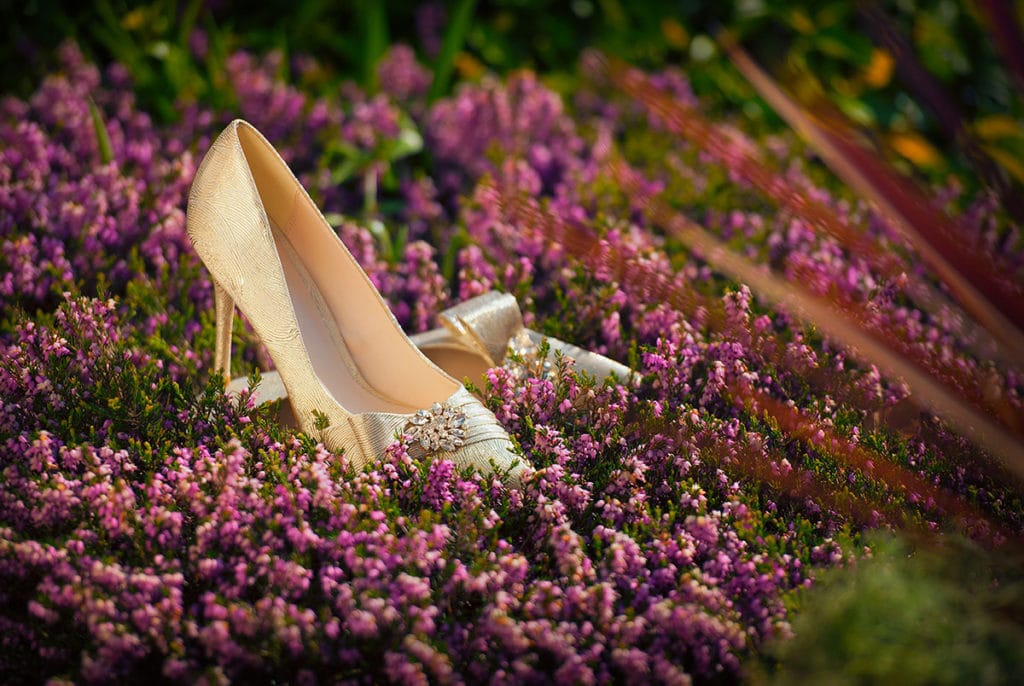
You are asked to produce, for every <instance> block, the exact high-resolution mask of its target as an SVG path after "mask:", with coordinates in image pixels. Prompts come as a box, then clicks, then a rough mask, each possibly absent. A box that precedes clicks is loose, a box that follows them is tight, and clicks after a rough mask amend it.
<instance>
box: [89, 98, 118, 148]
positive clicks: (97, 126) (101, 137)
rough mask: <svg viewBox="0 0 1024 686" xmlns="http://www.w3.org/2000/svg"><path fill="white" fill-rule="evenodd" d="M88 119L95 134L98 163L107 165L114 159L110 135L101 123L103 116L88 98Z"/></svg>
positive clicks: (105, 126)
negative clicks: (90, 120) (98, 156)
mask: <svg viewBox="0 0 1024 686" xmlns="http://www.w3.org/2000/svg"><path fill="white" fill-rule="evenodd" d="M89 118H90V119H92V130H93V131H94V132H95V133H96V147H97V148H98V149H99V153H100V162H101V163H103V164H107V163H109V162H112V161H113V159H114V148H113V147H112V146H111V144H110V134H109V133H108V132H107V125H106V123H104V121H103V114H102V113H101V112H100V108H99V107H97V106H96V103H95V101H93V99H92V98H89Z"/></svg>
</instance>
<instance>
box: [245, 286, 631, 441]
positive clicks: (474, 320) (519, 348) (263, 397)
mask: <svg viewBox="0 0 1024 686" xmlns="http://www.w3.org/2000/svg"><path fill="white" fill-rule="evenodd" d="M438 318H439V319H440V321H441V323H442V324H443V326H442V327H441V328H437V329H432V330H430V331H425V332H423V333H418V334H414V335H412V336H410V337H409V339H410V340H411V341H412V342H413V344H415V345H416V346H417V347H418V348H419V349H420V351H421V352H422V353H423V354H424V355H426V356H427V357H429V358H430V359H431V360H432V361H433V362H434V364H436V365H437V366H438V367H440V368H441V369H443V370H444V371H446V372H448V374H450V375H451V376H453V377H455V378H456V379H467V378H468V379H469V380H470V381H473V382H480V381H482V380H483V378H484V376H485V375H486V372H487V370H488V369H490V368H491V367H496V366H499V365H502V366H506V367H508V366H511V363H512V358H515V357H518V358H521V359H524V360H527V361H537V362H539V363H540V365H541V366H543V367H550V362H551V360H550V357H549V358H547V359H543V360H540V359H539V351H540V347H541V344H542V342H545V341H546V342H547V345H548V348H549V356H550V355H553V354H554V353H556V352H557V353H558V354H560V355H562V356H564V357H568V358H571V359H572V360H573V362H574V366H575V368H576V369H577V370H582V371H585V372H587V373H588V374H590V375H591V376H593V377H596V378H597V379H604V378H607V377H612V378H613V379H615V380H616V381H617V382H619V383H622V384H627V385H628V384H632V383H634V382H635V381H636V380H637V374H636V373H635V372H634V371H633V370H632V369H630V368H629V367H627V366H626V365H624V364H621V363H619V362H616V361H615V360H611V359H609V358H607V357H605V356H603V355H599V354H597V353H594V352H590V351H589V350H584V349H583V348H579V347H577V346H575V345H572V344H571V343H566V342H565V341H562V340H559V339H557V338H553V337H550V336H544V335H543V334H541V333H538V332H537V331H534V330H533V329H528V328H526V326H524V325H523V315H522V313H521V312H520V311H519V304H518V303H517V302H516V299H515V297H514V296H512V295H509V294H508V293H499V292H498V291H488V292H487V293H483V294H481V295H478V296H476V297H474V298H470V299H469V300H465V301H463V302H461V303H459V304H457V305H454V306H452V307H449V308H448V309H446V310H443V311H442V312H441V313H440V315H438ZM248 388H249V380H248V378H246V377H244V376H240V377H237V378H235V379H232V380H231V382H230V383H229V384H228V388H227V390H228V393H229V394H237V393H241V392H242V391H244V390H247V389H248ZM286 397H287V391H286V389H285V387H284V385H283V384H282V383H281V378H280V376H279V375H278V374H277V372H275V371H269V372H265V373H263V374H262V380H261V382H260V386H259V388H258V389H257V391H256V398H255V399H256V401H257V402H260V403H263V402H270V401H273V400H278V399H282V398H286ZM281 421H282V422H284V423H286V424H293V423H294V419H293V418H292V417H291V416H290V414H289V411H288V408H287V407H285V406H282V408H281Z"/></svg>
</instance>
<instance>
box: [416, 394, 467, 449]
mask: <svg viewBox="0 0 1024 686" xmlns="http://www.w3.org/2000/svg"><path fill="white" fill-rule="evenodd" d="M465 425H466V415H465V414H463V412H462V410H458V409H455V408H452V407H449V406H448V405H444V404H441V403H434V404H433V405H431V406H430V409H429V410H420V411H419V412H417V413H416V414H414V415H413V416H412V418H411V419H409V426H410V427H411V428H410V430H409V436H410V437H411V438H412V439H413V440H414V441H419V444H420V446H421V447H422V448H423V449H424V450H426V451H427V452H428V453H433V452H437V451H439V450H443V451H445V452H451V451H453V450H455V449H456V448H459V447H461V446H462V444H463V443H465V441H466V429H465V428H464V427H465Z"/></svg>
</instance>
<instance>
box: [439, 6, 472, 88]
mask: <svg viewBox="0 0 1024 686" xmlns="http://www.w3.org/2000/svg"><path fill="white" fill-rule="evenodd" d="M475 8H476V0H459V2H458V4H457V5H455V8H454V10H453V11H452V14H451V20H450V21H449V22H448V28H447V29H446V30H445V32H444V39H443V41H442V43H441V53H440V54H439V55H438V56H437V61H436V62H435V63H434V80H433V81H432V82H431V83H430V91H429V92H428V93H427V100H428V102H433V101H434V100H437V99H438V98H439V97H441V96H442V95H444V94H445V93H447V92H448V87H449V83H450V82H451V79H452V72H453V71H454V69H455V58H456V57H457V56H458V54H459V51H460V50H462V46H463V44H464V43H465V41H466V34H467V33H468V32H469V27H470V24H471V23H472V21H473V10H474V9H475Z"/></svg>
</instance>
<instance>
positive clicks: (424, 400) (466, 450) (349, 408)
mask: <svg viewBox="0 0 1024 686" xmlns="http://www.w3.org/2000/svg"><path fill="white" fill-rule="evenodd" d="M188 233H189V237H190V238H191V239H192V245H193V246H194V247H195V250H196V252H197V253H198V254H199V256H200V257H201V258H202V260H203V262H204V263H205V264H206V267H207V269H209V271H210V275H211V277H212V278H213V280H214V282H215V283H216V284H217V287H216V291H215V300H216V320H217V351H216V354H215V364H216V365H217V371H218V372H220V373H223V372H225V371H230V369H229V367H230V352H231V323H232V310H233V308H234V307H237V308H238V309H239V310H240V311H241V312H242V314H244V315H245V317H246V319H247V320H248V321H249V323H250V324H251V325H252V328H253V330H254V331H255V332H256V334H257V335H258V336H259V337H260V340H261V341H262V342H263V344H264V346H265V347H266V349H267V352H268V353H270V357H271V359H273V361H274V366H275V367H276V368H277V371H278V373H279V375H280V379H281V381H282V382H283V385H284V389H285V390H286V391H287V395H288V398H289V400H290V402H291V406H292V410H293V412H294V415H295V420H296V422H297V423H298V425H299V427H300V428H301V429H302V430H303V431H305V432H307V433H310V434H313V435H315V436H317V437H318V438H319V439H320V440H321V441H323V443H324V444H325V445H326V446H327V448H328V449H330V450H334V451H340V452H343V453H344V454H345V455H346V457H348V458H349V459H350V460H351V461H352V463H353V464H354V465H355V466H356V467H362V466H363V465H365V464H367V463H370V462H373V461H375V460H377V459H379V458H380V457H381V456H382V455H383V454H384V451H385V449H386V448H387V446H388V445H389V444H390V443H391V442H392V441H394V440H395V438H396V436H400V435H402V434H405V435H407V436H409V437H410V438H411V439H412V442H411V443H410V447H409V451H410V454H411V455H412V456H413V457H420V456H428V455H439V456H441V457H445V458H447V459H451V460H452V461H453V462H455V464H456V466H458V467H460V468H461V467H467V466H471V467H473V468H475V469H478V470H481V471H484V472H491V471H494V470H495V469H497V470H499V471H501V472H504V473H507V474H509V476H510V477H511V478H512V479H513V480H515V481H518V480H519V479H520V478H521V475H522V471H523V465H522V464H521V462H520V460H519V458H518V457H517V456H516V455H515V453H514V449H513V445H512V442H511V440H510V439H509V436H508V434H507V433H506V432H505V430H504V429H503V428H502V427H501V425H500V424H499V423H498V420H497V419H496V418H495V416H494V414H493V413H491V412H490V411H489V410H488V409H487V408H486V407H484V406H483V405H482V404H481V403H480V401H479V400H477V399H476V398H474V397H473V396H472V395H470V393H469V391H467V390H466V389H465V388H464V387H463V386H462V384H461V383H459V382H458V381H456V380H455V379H453V378H452V377H451V376H449V375H448V374H446V373H445V372H443V371H442V370H441V369H439V368H438V367H437V366H435V365H434V364H433V363H432V362H431V361H430V360H428V359H427V358H426V357H424V356H423V354H422V353H421V352H420V351H419V350H418V349H417V348H416V347H415V346H414V345H413V344H412V343H411V342H410V341H409V338H408V337H407V336H406V335H405V333H404V332H403V331H402V329H401V327H400V326H399V325H398V322H397V321H396V320H395V318H394V315H392V314H391V311H390V310H389V309H388V307H387V304H386V303H385V302H384V299H383V298H382V297H381V296H380V293H378V292H377V290H376V289H375V288H374V287H373V284H372V282H371V281H370V279H369V278H368V277H367V276H366V274H365V273H364V272H363V270H362V269H361V268H360V267H359V264H358V263H357V262H356V261H355V258H353V257H352V254H351V253H350V252H349V251H348V249H347V248H346V247H345V245H344V244H343V243H342V242H341V239H339V238H338V235H337V234H336V233H335V232H334V230H333V229H331V227H330V226H329V225H328V224H327V222H326V220H324V218H323V215H322V214H321V213H320V211H319V210H318V209H317V208H316V206H315V205H314V204H313V201H312V200H311V199H310V198H309V195H308V194H307V193H306V192H305V190H304V189H303V188H302V186H301V184H299V182H298V181H297V180H296V178H295V176H294V175H293V174H292V173H291V170H289V169H288V166H287V165H286V164H285V162H284V160H282V159H281V157H280V156H279V155H278V154H277V152H276V151H275V150H274V148H273V147H272V146H271V145H270V143H268V142H267V140H266V139H265V138H264V137H263V136H262V135H261V134H260V133H259V131H257V130H256V129H255V128H253V126H252V125H250V124H248V123H247V122H244V121H242V120H240V119H237V120H235V121H234V122H232V123H231V124H229V125H228V127H227V128H226V129H225V130H224V132H223V133H221V135H220V136H219V137H218V138H217V140H216V141H214V143H213V145H212V146H211V147H210V150H209V151H208V152H207V154H206V157H205V158H204V159H203V162H202V164H201V165H200V167H199V170H198V171H197V172H196V177H195V181H193V183H192V190H191V192H190V194H189V204H188Z"/></svg>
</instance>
